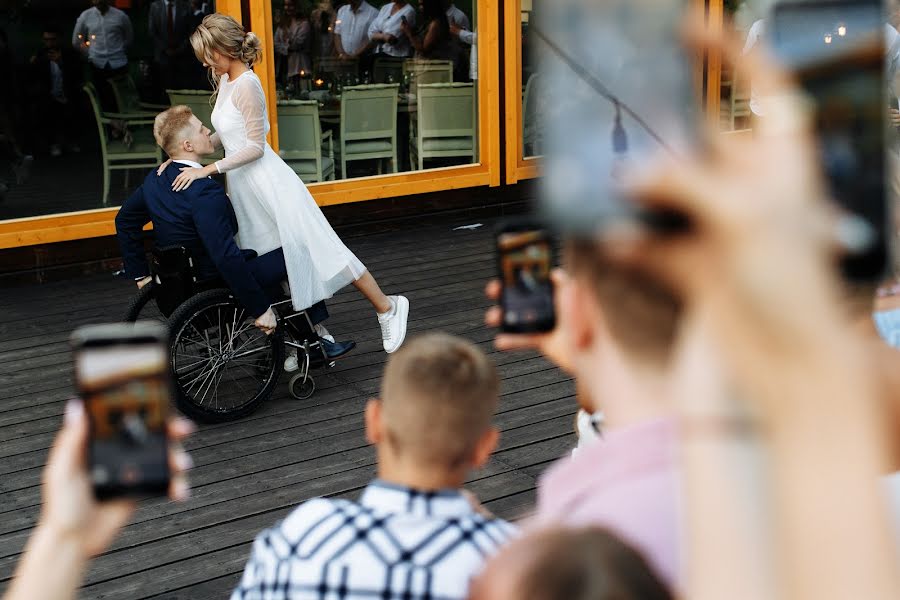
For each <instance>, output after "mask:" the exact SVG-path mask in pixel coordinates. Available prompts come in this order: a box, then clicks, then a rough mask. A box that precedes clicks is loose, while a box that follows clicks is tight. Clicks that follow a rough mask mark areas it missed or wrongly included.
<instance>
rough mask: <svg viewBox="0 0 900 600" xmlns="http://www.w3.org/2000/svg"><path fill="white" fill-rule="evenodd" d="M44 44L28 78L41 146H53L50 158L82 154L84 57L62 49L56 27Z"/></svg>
mask: <svg viewBox="0 0 900 600" xmlns="http://www.w3.org/2000/svg"><path fill="white" fill-rule="evenodd" d="M41 40H42V42H43V48H41V49H40V50H39V51H38V53H37V54H36V55H34V56H32V57H31V61H30V65H29V70H30V73H29V78H28V79H29V85H28V91H29V105H30V107H31V108H32V110H33V115H34V116H33V119H32V122H33V123H34V125H35V132H36V133H37V134H38V135H37V138H38V139H37V143H43V144H49V151H50V156H60V155H61V154H62V153H63V149H65V150H66V151H68V152H80V150H81V149H80V148H79V146H78V138H79V131H80V128H79V123H80V121H81V115H80V114H79V112H80V111H79V108H80V107H81V106H82V102H81V99H82V94H83V92H82V90H81V87H82V85H84V83H83V73H82V64H81V57H80V56H79V54H78V53H77V52H75V50H73V49H72V48H69V47H68V46H63V45H62V33H61V31H60V29H59V28H58V27H57V26H55V25H48V26H47V27H45V28H44V31H43V33H42V36H41Z"/></svg>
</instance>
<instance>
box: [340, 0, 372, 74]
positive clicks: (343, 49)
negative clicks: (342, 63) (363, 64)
mask: <svg viewBox="0 0 900 600" xmlns="http://www.w3.org/2000/svg"><path fill="white" fill-rule="evenodd" d="M377 16H378V10H377V9H375V8H373V7H372V5H371V4H369V3H368V2H366V0H350V3H349V4H345V5H344V6H342V7H340V8H339V9H338V13H337V20H336V21H335V24H334V47H335V51H336V52H337V55H338V57H339V58H349V59H354V58H356V59H358V58H361V57H362V56H363V55H364V54H366V53H368V52H369V51H370V50H371V49H372V48H374V47H375V42H372V41H370V40H369V26H370V25H372V21H374V20H375V17H377Z"/></svg>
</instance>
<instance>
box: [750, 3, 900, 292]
mask: <svg viewBox="0 0 900 600" xmlns="http://www.w3.org/2000/svg"><path fill="white" fill-rule="evenodd" d="M888 32H893V33H894V34H896V30H893V28H892V27H891V25H889V24H887V23H885V20H884V15H883V13H882V6H881V2H880V1H879V0H854V1H851V0H840V1H826V2H817V3H799V2H787V3H780V4H778V5H776V7H775V10H774V13H773V23H772V36H771V37H772V45H773V47H774V50H775V53H776V55H777V56H778V57H779V58H780V59H781V61H782V62H783V63H785V64H786V65H787V66H788V67H790V68H791V69H792V70H793V71H794V73H795V74H796V76H797V79H798V80H799V81H800V83H801V85H802V87H803V88H804V90H805V91H806V92H807V95H808V97H809V98H810V100H812V103H813V106H814V109H815V125H816V134H817V142H818V148H819V156H820V160H821V164H822V167H823V170H824V172H825V174H826V177H827V180H828V183H829V187H830V192H831V196H832V198H833V199H834V200H835V201H836V202H837V203H838V204H839V205H840V206H841V207H842V208H843V209H844V210H846V211H847V212H849V213H851V214H853V215H856V216H857V217H860V223H865V224H866V225H867V229H868V231H867V233H866V235H865V236H864V237H865V238H867V239H866V241H865V243H863V244H861V245H860V246H859V247H857V248H855V249H853V251H852V252H850V253H849V254H847V255H846V256H845V257H844V258H843V260H842V265H841V266H842V270H843V273H844V275H845V277H846V278H847V279H849V280H852V281H871V280H879V279H881V278H882V277H883V276H884V273H885V271H886V269H887V265H888V242H887V240H888V239H889V236H888V235H887V228H888V227H889V223H890V219H888V217H887V211H888V204H887V197H886V187H885V177H886V176H887V173H886V168H885V162H886V154H885V147H886V141H887V140H886V136H887V135H888V130H887V115H888V108H886V106H887V107H890V106H891V105H895V104H896V100H892V95H891V94H890V93H889V92H888V86H887V83H886V77H885V72H886V65H887V64H888V61H887V60H886V53H887V51H888V50H889V48H888V44H886V43H885V37H886V33H888ZM761 118H763V119H765V115H763V116H762V117H761Z"/></svg>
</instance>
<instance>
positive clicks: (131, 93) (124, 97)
mask: <svg viewBox="0 0 900 600" xmlns="http://www.w3.org/2000/svg"><path fill="white" fill-rule="evenodd" d="M107 83H108V84H109V86H110V87H111V88H112V91H113V96H115V98H116V110H117V111H118V112H120V113H123V114H125V113H134V114H139V115H140V116H142V117H146V116H147V115H148V114H149V115H150V116H154V117H155V116H156V115H157V114H158V113H161V112H162V111H164V110H166V109H167V108H169V107H168V106H165V105H163V104H150V103H148V102H141V97H140V94H138V90H137V86H136V85H134V80H133V79H132V78H131V75H127V74H126V75H121V76H119V77H113V78H112V79H109V80H108V82H107Z"/></svg>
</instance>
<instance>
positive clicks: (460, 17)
mask: <svg viewBox="0 0 900 600" xmlns="http://www.w3.org/2000/svg"><path fill="white" fill-rule="evenodd" d="M447 19H448V20H449V21H450V23H456V24H457V25H458V26H459V28H460V29H466V30H471V29H472V25H471V24H470V23H469V17H467V16H466V13H464V12H463V11H461V10H459V9H458V8H456V5H455V4H452V3H451V4H450V6H449V7H447Z"/></svg>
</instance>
